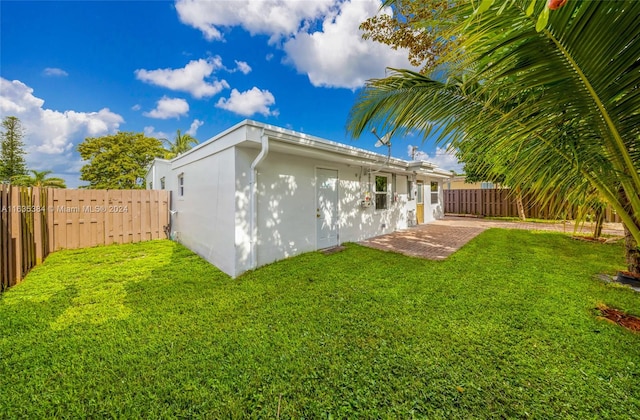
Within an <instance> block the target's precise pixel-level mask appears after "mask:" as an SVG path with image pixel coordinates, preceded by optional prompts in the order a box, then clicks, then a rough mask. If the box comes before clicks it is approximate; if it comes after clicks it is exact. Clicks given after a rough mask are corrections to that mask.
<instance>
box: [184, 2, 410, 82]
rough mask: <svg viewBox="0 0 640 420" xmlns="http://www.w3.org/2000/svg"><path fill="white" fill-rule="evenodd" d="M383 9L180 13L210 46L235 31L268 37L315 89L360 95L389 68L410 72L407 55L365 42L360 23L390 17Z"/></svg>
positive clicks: (263, 6)
mask: <svg viewBox="0 0 640 420" xmlns="http://www.w3.org/2000/svg"><path fill="white" fill-rule="evenodd" d="M381 5H382V3H381V1H380V0H346V1H343V0H308V1H304V0H263V1H252V0H233V1H220V2H212V1H202V0H178V1H177V2H176V10H177V11H178V15H179V17H180V20H181V21H182V22H183V23H185V24H187V25H191V26H193V27H194V28H197V29H199V30H201V31H202V32H203V34H204V35H205V37H206V38H207V39H209V40H222V39H223V38H224V36H223V29H224V28H231V27H234V26H240V27H242V28H244V29H245V30H247V31H249V32H250V33H251V34H253V35H255V34H264V35H267V36H270V43H272V44H277V45H279V46H280V47H282V48H283V49H284V51H285V53H286V57H285V58H284V61H285V62H287V63H289V64H291V65H292V66H293V67H295V69H296V70H297V71H298V72H300V73H302V74H306V75H307V76H308V77H309V81H310V82H311V84H313V85H314V86H325V87H342V88H349V89H357V88H359V87H361V86H363V85H364V83H365V81H366V80H368V79H371V78H378V77H384V76H385V69H386V68H387V67H395V68H412V66H411V64H410V63H409V59H408V53H407V52H406V51H403V50H394V49H392V48H391V47H389V46H387V45H384V44H380V43H376V42H374V41H371V40H368V41H367V40H364V39H362V32H361V31H360V29H359V26H360V24H361V23H362V22H364V21H365V20H366V19H368V18H370V17H372V16H375V15H376V14H378V13H385V14H390V13H391V9H390V8H388V7H387V8H384V9H382V11H381V10H380V7H381ZM318 28H320V29H318ZM272 57H273V55H272V54H268V55H267V57H266V60H267V61H269V60H270V59H271V58H272Z"/></svg>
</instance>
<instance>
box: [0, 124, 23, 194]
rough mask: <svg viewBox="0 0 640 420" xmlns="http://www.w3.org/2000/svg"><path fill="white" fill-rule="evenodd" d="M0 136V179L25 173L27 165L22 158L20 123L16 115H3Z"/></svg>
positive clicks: (7, 179)
mask: <svg viewBox="0 0 640 420" xmlns="http://www.w3.org/2000/svg"><path fill="white" fill-rule="evenodd" d="M2 128H3V131H2V134H1V137H0V181H5V182H7V181H10V180H11V178H12V177H14V176H16V175H25V174H26V173H27V165H26V163H25V160H24V154H25V152H24V143H23V141H22V137H23V136H24V132H23V131H22V124H21V123H20V119H18V117H12V116H9V117H5V118H4V119H3V120H2Z"/></svg>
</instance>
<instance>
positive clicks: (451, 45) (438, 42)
mask: <svg viewBox="0 0 640 420" xmlns="http://www.w3.org/2000/svg"><path fill="white" fill-rule="evenodd" d="M386 5H387V6H391V11H392V14H391V15H388V14H384V13H381V14H378V15H377V16H373V17H371V18H369V19H367V20H366V21H364V22H363V23H362V24H361V25H360V29H361V30H362V31H363V32H364V33H363V38H364V39H371V40H374V41H377V42H381V43H384V44H387V45H389V46H391V47H392V48H393V49H399V48H400V49H406V50H407V51H408V53H409V61H410V63H411V64H412V65H414V66H416V67H420V68H421V69H422V70H421V72H423V73H426V72H428V71H430V70H431V69H433V68H434V67H435V66H436V65H437V64H438V62H439V59H440V58H441V57H442V56H444V55H447V54H448V53H451V51H453V50H454V49H455V48H456V45H457V43H458V41H457V39H456V38H455V37H452V36H448V35H447V36H443V30H442V28H443V27H444V26H448V24H449V19H451V18H452V17H453V16H451V14H450V13H449V10H450V9H451V2H450V1H447V0H423V1H414V0H396V1H389V2H387V3H386Z"/></svg>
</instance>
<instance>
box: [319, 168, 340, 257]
mask: <svg viewBox="0 0 640 420" xmlns="http://www.w3.org/2000/svg"><path fill="white" fill-rule="evenodd" d="M316 226H317V227H316V230H317V238H318V249H324V248H329V247H332V246H337V245H338V171H336V170H332V169H320V168H318V169H316Z"/></svg>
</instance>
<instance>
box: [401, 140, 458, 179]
mask: <svg viewBox="0 0 640 420" xmlns="http://www.w3.org/2000/svg"><path fill="white" fill-rule="evenodd" d="M413 147H414V146H412V145H409V146H407V156H409V157H411V151H412V150H411V149H412V148H413ZM416 147H417V146H416ZM414 159H415V160H424V161H427V162H431V163H433V164H435V165H436V166H438V167H439V168H440V169H445V170H449V171H456V172H457V173H461V172H462V167H463V164H462V163H460V162H458V158H457V157H456V152H455V150H453V149H450V148H449V145H446V146H445V147H436V151H435V154H434V155H433V156H430V155H429V154H428V153H426V152H423V151H421V150H417V151H416V153H415V156H414Z"/></svg>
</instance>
